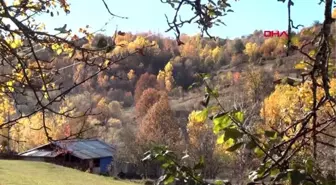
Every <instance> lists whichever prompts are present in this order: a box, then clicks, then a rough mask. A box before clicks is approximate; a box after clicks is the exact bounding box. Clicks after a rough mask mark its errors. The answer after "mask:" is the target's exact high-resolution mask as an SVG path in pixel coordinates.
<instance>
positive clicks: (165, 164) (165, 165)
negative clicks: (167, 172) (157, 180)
mask: <svg viewBox="0 0 336 185" xmlns="http://www.w3.org/2000/svg"><path fill="white" fill-rule="evenodd" d="M168 166H170V163H164V164H163V165H161V167H162V168H168Z"/></svg>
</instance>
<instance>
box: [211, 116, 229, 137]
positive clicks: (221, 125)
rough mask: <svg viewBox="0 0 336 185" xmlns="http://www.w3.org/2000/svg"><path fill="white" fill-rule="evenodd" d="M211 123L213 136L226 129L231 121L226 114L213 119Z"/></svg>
mask: <svg viewBox="0 0 336 185" xmlns="http://www.w3.org/2000/svg"><path fill="white" fill-rule="evenodd" d="M213 123H214V127H213V131H214V133H215V134H218V133H219V132H220V131H222V130H224V129H225V128H226V127H228V126H229V125H230V124H231V123H232V121H231V119H230V117H229V115H228V114H224V115H222V116H219V117H216V118H214V119H213Z"/></svg>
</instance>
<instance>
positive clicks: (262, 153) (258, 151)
mask: <svg viewBox="0 0 336 185" xmlns="http://www.w3.org/2000/svg"><path fill="white" fill-rule="evenodd" d="M254 153H255V154H256V155H257V157H262V156H264V152H263V151H262V150H261V149H260V148H259V147H256V148H255V149H254Z"/></svg>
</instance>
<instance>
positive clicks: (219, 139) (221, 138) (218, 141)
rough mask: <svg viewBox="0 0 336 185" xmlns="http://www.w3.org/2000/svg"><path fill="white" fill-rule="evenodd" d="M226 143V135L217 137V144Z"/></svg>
mask: <svg viewBox="0 0 336 185" xmlns="http://www.w3.org/2000/svg"><path fill="white" fill-rule="evenodd" d="M223 143H224V134H222V135H220V136H218V137H217V144H223Z"/></svg>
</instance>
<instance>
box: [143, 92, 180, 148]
mask: <svg viewBox="0 0 336 185" xmlns="http://www.w3.org/2000/svg"><path fill="white" fill-rule="evenodd" d="M137 139H138V142H139V143H142V144H145V145H146V144H151V143H155V144H164V145H168V146H171V147H176V146H177V145H176V144H177V143H178V142H179V141H181V137H180V129H179V126H178V124H177V122H176V120H175V119H174V115H173V111H172V110H171V108H170V106H169V102H168V95H167V94H166V93H165V92H162V94H161V97H160V100H159V101H158V102H156V103H155V104H154V105H153V106H152V107H151V108H150V109H149V110H148V112H147V114H146V116H145V117H144V118H143V120H142V122H141V123H140V125H139V132H138V135H137Z"/></svg>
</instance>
